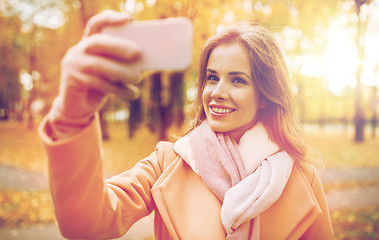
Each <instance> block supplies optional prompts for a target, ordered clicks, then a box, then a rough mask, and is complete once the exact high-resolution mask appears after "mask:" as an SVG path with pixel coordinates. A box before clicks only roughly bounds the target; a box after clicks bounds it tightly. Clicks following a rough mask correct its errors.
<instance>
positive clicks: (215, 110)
mask: <svg viewBox="0 0 379 240" xmlns="http://www.w3.org/2000/svg"><path fill="white" fill-rule="evenodd" d="M209 109H210V113H211V114H212V115H213V116H215V117H225V116H227V115H229V114H231V113H233V112H234V111H236V109H234V108H230V107H226V106H222V105H216V104H210V105H209Z"/></svg>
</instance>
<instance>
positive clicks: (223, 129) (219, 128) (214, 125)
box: [208, 121, 233, 133]
mask: <svg viewBox="0 0 379 240" xmlns="http://www.w3.org/2000/svg"><path fill="white" fill-rule="evenodd" d="M208 124H209V127H210V128H211V129H212V131H214V132H221V133H223V132H230V131H232V130H233V129H232V128H231V127H230V126H226V125H225V124H222V123H221V124H220V123H215V122H212V121H208Z"/></svg>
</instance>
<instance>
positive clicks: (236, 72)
mask: <svg viewBox="0 0 379 240" xmlns="http://www.w3.org/2000/svg"><path fill="white" fill-rule="evenodd" d="M207 72H211V73H217V71H215V70H213V69H210V68H208V69H207ZM228 74H229V75H245V76H246V77H247V78H249V79H250V76H249V75H247V74H246V73H245V72H240V71H234V72H229V73H228Z"/></svg>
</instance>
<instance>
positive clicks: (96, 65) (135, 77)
mask: <svg viewBox="0 0 379 240" xmlns="http://www.w3.org/2000/svg"><path fill="white" fill-rule="evenodd" d="M83 59H86V60H85V61H83V62H81V63H79V64H81V66H80V68H81V69H82V71H84V72H87V73H90V74H94V75H98V76H100V77H102V78H104V79H107V80H108V81H111V82H120V83H133V84H136V83H138V82H139V80H140V76H141V68H140V65H139V63H138V62H136V63H133V64H129V63H120V62H118V61H114V60H112V59H108V58H104V57H101V56H97V55H90V56H85V58H83Z"/></svg>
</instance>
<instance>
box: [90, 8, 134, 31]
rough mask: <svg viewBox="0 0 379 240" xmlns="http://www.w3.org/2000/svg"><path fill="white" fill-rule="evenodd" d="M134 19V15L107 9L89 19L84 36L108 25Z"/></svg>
mask: <svg viewBox="0 0 379 240" xmlns="http://www.w3.org/2000/svg"><path fill="white" fill-rule="evenodd" d="M130 21H132V17H131V16H130V15H129V14H128V13H125V12H116V11H112V10H105V11H103V12H101V13H99V14H97V15H95V16H93V17H92V18H90V20H88V23H87V25H86V27H85V29H84V36H90V35H92V34H94V33H99V32H101V30H102V29H103V28H104V27H105V26H107V25H117V24H123V23H126V22H130Z"/></svg>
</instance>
